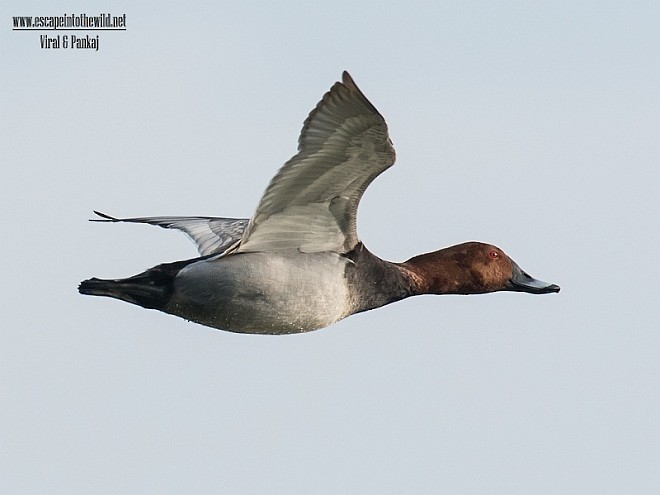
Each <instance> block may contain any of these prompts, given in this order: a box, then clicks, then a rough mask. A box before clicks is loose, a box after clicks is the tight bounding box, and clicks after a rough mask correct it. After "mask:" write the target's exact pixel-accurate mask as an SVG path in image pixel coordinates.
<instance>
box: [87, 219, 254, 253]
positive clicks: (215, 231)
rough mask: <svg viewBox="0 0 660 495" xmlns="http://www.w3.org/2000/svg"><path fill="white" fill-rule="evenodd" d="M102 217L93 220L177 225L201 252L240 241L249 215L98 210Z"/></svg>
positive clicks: (223, 248)
mask: <svg viewBox="0 0 660 495" xmlns="http://www.w3.org/2000/svg"><path fill="white" fill-rule="evenodd" d="M94 213H96V214H97V215H98V216H100V217H101V218H97V219H93V220H92V221H93V222H130V223H147V224H150V225H157V226H158V227H162V228H164V229H176V230H180V231H182V232H184V233H185V234H186V235H187V236H188V237H190V238H191V239H192V240H193V242H194V243H195V244H197V250H198V251H199V254H200V255H202V256H207V255H209V254H223V253H225V252H226V251H227V250H228V249H230V248H231V247H233V246H234V245H235V244H236V243H237V242H238V241H240V239H241V237H242V235H243V231H244V230H245V227H246V226H247V224H248V219H246V218H245V219H243V218H221V217H138V218H115V217H112V216H110V215H107V214H105V213H101V212H98V211H95V212H94Z"/></svg>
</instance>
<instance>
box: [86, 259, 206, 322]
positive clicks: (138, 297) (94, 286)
mask: <svg viewBox="0 0 660 495" xmlns="http://www.w3.org/2000/svg"><path fill="white" fill-rule="evenodd" d="M191 261H196V260H186V261H177V262H175V263H164V264H162V265H158V266H155V267H154V268H150V269H149V270H147V271H146V272H143V273H140V274H138V275H134V276H132V277H129V278H123V279H116V280H101V279H99V278H90V279H89V280H84V281H83V282H81V283H80V285H79V286H78V292H80V293H81V294H86V295H89V296H106V297H114V298H115V299H121V300H122V301H126V302H129V303H131V304H137V305H138V306H142V307H143V308H148V309H158V310H160V311H163V309H164V308H165V306H166V304H167V302H168V301H169V299H170V297H171V295H172V291H173V290H174V287H173V282H174V277H175V276H176V274H177V273H178V272H179V270H180V269H181V268H183V267H184V266H185V265H187V264H189V263H190V262H191Z"/></svg>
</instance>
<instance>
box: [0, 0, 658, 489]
mask: <svg viewBox="0 0 660 495" xmlns="http://www.w3.org/2000/svg"><path fill="white" fill-rule="evenodd" d="M136 3H137V2H128V1H111V0H108V1H103V2H98V1H88V2H77V3H76V6H75V7H74V8H73V9H72V8H71V6H70V3H69V2H60V3H59V4H58V2H52V1H51V2H29V1H21V2H18V1H16V0H10V2H3V4H2V6H1V7H0V13H1V17H0V19H1V20H2V25H4V29H2V30H1V31H0V47H1V49H0V57H2V58H1V60H2V70H1V71H0V84H1V87H0V95H1V96H0V102H1V103H0V104H1V111H0V115H1V117H0V118H1V122H0V125H1V132H2V134H1V135H2V140H1V141H0V144H1V149H0V151H1V156H2V160H1V166H2V179H1V181H0V184H1V185H0V188H1V189H0V205H1V207H2V210H1V212H2V218H3V220H2V249H1V254H2V258H1V261H2V277H1V280H2V284H1V289H0V290H1V291H2V292H1V301H2V313H1V314H2V316H1V321H2V324H1V329H0V337H1V341H0V394H1V396H0V492H1V493H3V494H5V493H6V494H32V493H54V494H74V493H81V494H92V493H93V494H119V493H124V494H148V493H158V494H189V493H200V494H215V493H231V494H270V493H273V494H291V493H309V494H338V493H347V494H353V493H355V494H412V493H415V494H417V493H420V494H421V493H430V494H431V493H432V494H439V493H442V494H486V493H487V494H530V493H534V494H556V493H565V494H656V493H660V395H659V392H660V363H659V359H658V354H659V353H660V299H659V296H658V294H659V293H658V277H659V276H660V270H658V268H657V267H658V259H659V256H660V206H658V205H659V202H660V198H659V196H660V172H659V161H660V145H659V143H660V34H659V33H660V3H659V2H654V1H633V2H608V1H605V2H603V1H594V2H575V1H552V2H523V1H508V2H491V1H484V2H414V3H408V2H406V3H405V5H404V3H403V2H401V3H398V2H396V3H394V2H383V1H380V2H355V1H350V2H325V3H323V4H312V3H311V2H299V3H295V2H288V3H286V2H285V3H283V4H281V5H277V6H274V5H271V4H270V3H269V2H263V3H250V2H235V3H234V2H232V3H227V4H223V3H220V2H207V3H202V4H199V5H195V4H194V3H192V2H183V3H182V2H179V4H181V5H177V6H171V5H170V4H169V3H161V2H141V3H140V4H139V5H136ZM101 11H102V12H110V13H112V14H113V15H119V14H123V13H126V16H127V31H125V32H101V33H100V50H99V51H98V52H91V51H73V50H68V51H64V50H52V51H49V50H42V49H40V47H39V34H40V33H35V32H14V31H12V30H11V16H14V15H33V16H36V15H61V14H63V13H65V12H66V13H71V12H75V13H87V14H97V13H99V12H101ZM344 69H347V70H349V71H350V72H351V74H352V75H353V77H354V78H355V80H356V82H357V84H358V85H359V86H360V88H361V89H362V90H363V91H364V93H365V94H366V95H367V97H368V98H369V99H370V100H371V101H372V103H373V104H374V105H375V106H376V107H377V108H378V109H379V110H380V112H381V113H382V114H383V115H384V117H385V119H386V120H387V122H388V124H389V127H390V133H391V136H392V140H393V141H394V144H395V147H396V149H397V154H398V160H397V165H396V166H395V167H393V168H392V169H390V170H389V171H387V172H386V173H385V174H383V176H381V177H379V178H378V179H377V180H376V181H375V182H374V183H373V184H372V186H371V187H370V188H369V190H368V191H367V193H366V194H365V196H364V199H363V202H362V205H361V208H360V214H359V226H358V227H359V233H360V236H361V238H362V240H363V241H364V242H365V244H366V245H367V246H368V247H369V248H370V250H371V251H372V252H374V253H376V254H378V255H380V256H381V257H383V258H386V259H390V260H393V261H401V260H405V259H407V258H409V257H410V256H412V255H415V254H418V253H422V252H427V251H431V250H435V249H438V248H441V247H445V246H448V245H451V244H456V243H459V242H463V241H467V240H481V241H488V242H492V243H495V244H497V245H499V246H500V247H502V248H503V249H504V250H505V251H506V252H507V253H508V254H510V255H511V257H512V258H513V259H515V260H516V261H517V262H518V263H519V264H520V265H521V266H522V267H523V269H525V270H527V271H528V272H529V273H531V274H532V275H534V276H536V277H537V278H540V279H542V280H546V281H549V282H555V283H558V284H559V285H561V287H562V291H561V292H560V293H559V294H557V295H546V296H531V295H527V294H514V293H501V294H494V295H488V296H469V297H466V296H443V297H441V296H425V297H419V298H414V299H409V300H407V301H404V302H400V303H397V304H393V305H390V306H387V307H385V308H382V309H379V310H376V311H371V312H367V313H363V314H360V315H357V316H353V317H351V318H349V319H347V320H344V321H342V322H340V323H338V324H335V325H333V326H331V327H329V328H326V329H323V330H320V331H316V332H312V333H309V334H304V335H296V336H284V337H272V336H252V335H235V334H231V333H228V332H222V331H217V330H212V329H209V328H206V327H203V326H200V325H196V324H193V323H188V322H186V321H184V320H182V319H179V318H176V317H172V316H168V315H165V314H161V313H157V312H155V311H148V310H145V309H142V308H139V307H137V306H131V305H129V304H126V303H121V302H118V301H114V300H110V299H107V298H92V297H84V296H81V295H79V294H78V293H77V290H76V288H77V285H78V283H79V282H80V281H81V280H83V279H85V278H88V277H91V276H98V277H105V278H107V277H113V278H114V277H125V276H130V275H134V274H136V273H138V272H140V271H142V270H144V269H146V268H149V267H151V266H154V265H156V264H158V263H161V262H167V261H174V260H179V259H186V258H190V257H193V256H194V255H195V254H196V251H195V247H194V245H193V244H192V243H190V242H189V241H188V239H187V238H186V237H185V236H184V235H183V234H179V233H177V232H168V231H164V230H161V229H158V228H155V227H150V226H140V225H105V224H95V223H90V222H88V221H87V219H88V218H91V213H92V209H99V210H101V211H105V212H108V213H110V214H113V215H117V216H143V215H220V216H222V215H224V216H236V217H248V216H250V215H251V214H252V212H253V210H254V208H255V207H256V204H257V201H258V199H259V197H260V196H261V194H262V192H263V190H264V188H265V186H266V184H267V183H268V181H269V180H270V178H271V177H272V176H273V174H274V173H275V171H276V170H277V169H278V168H279V167H280V166H281V165H282V164H283V163H284V162H285V161H286V160H287V159H288V158H289V157H290V156H291V155H293V154H294V153H295V151H296V144H297V139H298V133H299V131H300V128H301V126H302V122H303V120H304V119H305V117H306V116H307V114H308V113H309V111H310V110H311V109H312V108H313V107H314V106H315V104H316V103H317V101H318V100H319V99H320V98H321V96H322V95H323V94H324V93H325V92H326V91H327V90H328V89H329V88H330V86H331V85H332V83H333V82H335V81H336V80H338V79H339V78H340V76H341V71H342V70H344Z"/></svg>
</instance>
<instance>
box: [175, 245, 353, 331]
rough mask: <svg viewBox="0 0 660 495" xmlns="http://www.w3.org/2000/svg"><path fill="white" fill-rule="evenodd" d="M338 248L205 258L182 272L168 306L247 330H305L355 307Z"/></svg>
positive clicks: (213, 322) (203, 320) (180, 313)
mask: <svg viewBox="0 0 660 495" xmlns="http://www.w3.org/2000/svg"><path fill="white" fill-rule="evenodd" d="M346 263H347V260H346V259H345V258H343V257H341V256H339V255H337V254H332V253H309V254H302V253H299V252H295V253H290V254H289V253H286V252H285V253H282V254H280V253H243V254H236V255H230V256H227V257H226V258H220V259H217V260H212V261H206V260H203V261H199V262H197V263H193V264H191V265H189V266H187V267H185V268H184V269H183V270H181V272H179V274H177V276H176V279H175V282H174V292H173V295H172V297H171V299H170V303H169V304H168V307H167V311H168V312H169V313H172V314H176V315H178V316H182V317H184V318H186V319H189V320H192V321H195V322H198V323H201V324H203V325H207V326H211V327H214V328H220V329H223V330H230V331H233V332H242V333H266V334H284V333H300V332H307V331H310V330H315V329H318V328H322V327H325V326H328V325H330V324H331V323H334V322H336V321H337V320H340V319H342V318H344V317H345V316H348V315H349V314H351V313H352V310H351V308H350V302H349V301H350V298H349V294H348V288H347V285H346V281H345V277H344V273H345V268H346Z"/></svg>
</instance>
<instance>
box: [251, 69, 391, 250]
mask: <svg viewBox="0 0 660 495" xmlns="http://www.w3.org/2000/svg"><path fill="white" fill-rule="evenodd" d="M298 150H299V151H298V154H297V155H295V156H294V157H293V158H291V159H290V160H289V161H288V162H287V163H286V164H285V165H284V166H283V167H282V168H281V169H280V170H279V172H278V173H277V175H275V177H274V178H273V179H272V180H271V182H270V185H269V186H268V188H267V189H266V192H265V193H264V195H263V197H262V198H261V201H260V203H259V206H258V207H257V211H256V212H255V214H254V216H253V217H252V218H251V219H250V223H249V225H248V227H247V229H246V231H245V233H244V235H243V238H242V240H241V243H240V245H239V247H238V252H247V251H279V250H284V249H294V248H297V249H299V250H300V251H302V252H320V251H337V252H340V253H346V252H348V251H350V250H351V249H352V248H353V247H354V246H355V245H356V244H357V243H358V236H357V231H356V215H357V208H358V203H359V202H360V198H361V197H362V194H363V193H364V191H365V189H366V188H367V186H368V185H369V184H370V183H371V181H372V180H374V178H376V176H378V175H379V174H380V173H382V172H383V171H385V170H386V169H387V168H389V167H391V166H392V165H393V164H394V159H395V153H394V148H393V146H392V142H391V141H390V138H389V136H388V133H387V125H386V124H385V120H384V119H383V117H382V116H381V115H380V114H379V113H378V110H376V108H375V107H374V106H373V105H372V104H371V103H370V102H369V100H367V98H366V97H365V96H364V95H363V94H362V92H361V91H360V90H359V89H358V87H357V86H356V85H355V83H354V82H353V79H351V76H350V75H349V74H348V73H347V72H344V74H343V78H342V82H337V83H335V84H334V85H333V86H332V88H331V89H330V91H329V92H328V93H326V94H325V96H324V97H323V99H322V100H321V101H320V102H319V104H318V105H317V106H316V108H315V109H314V110H313V111H312V112H311V113H310V115H309V117H308V118H307V120H306V121H305V123H304V125H303V129H302V132H301V134H300V139H299V141H298Z"/></svg>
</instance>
